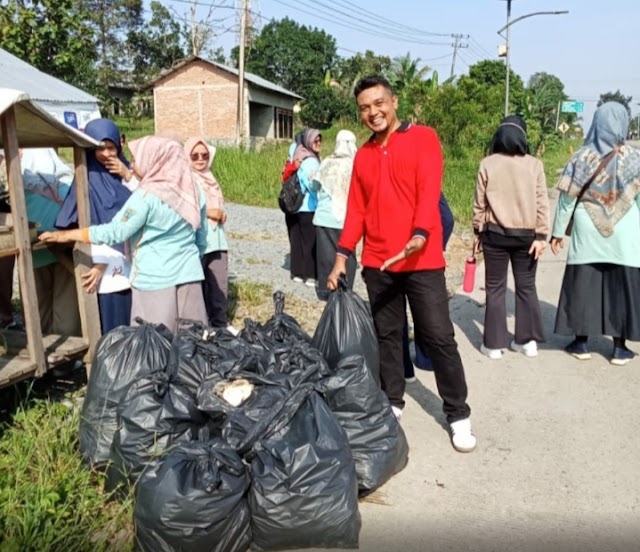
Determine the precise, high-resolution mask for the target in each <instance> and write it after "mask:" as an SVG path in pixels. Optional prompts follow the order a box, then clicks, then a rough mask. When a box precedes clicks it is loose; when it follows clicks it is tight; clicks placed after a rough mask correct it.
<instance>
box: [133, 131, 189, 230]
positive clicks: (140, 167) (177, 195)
mask: <svg viewBox="0 0 640 552" xmlns="http://www.w3.org/2000/svg"><path fill="white" fill-rule="evenodd" d="M129 149H130V150H131V153H132V154H133V157H134V160H135V168H136V172H137V173H138V175H139V176H140V188H141V189H143V190H144V191H146V192H148V193H150V194H153V195H155V196H156V197H157V198H158V199H160V200H161V201H162V202H163V203H165V204H166V205H168V206H169V207H171V208H172V209H174V210H175V211H176V212H177V213H178V214H179V215H180V216H181V217H182V218H183V219H184V220H186V221H187V222H188V223H189V224H190V225H191V226H192V227H193V228H194V230H195V229H197V228H199V227H200V194H199V190H198V185H197V184H196V182H195V179H194V178H193V175H192V173H191V168H190V167H189V161H188V160H187V156H186V155H185V153H184V150H183V149H182V146H181V145H180V144H178V142H176V141H174V140H171V139H169V138H163V137H161V136H145V137H144V138H140V139H139V140H134V141H133V142H131V143H130V144H129Z"/></svg>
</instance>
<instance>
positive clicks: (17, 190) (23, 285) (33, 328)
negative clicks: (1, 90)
mask: <svg viewBox="0 0 640 552" xmlns="http://www.w3.org/2000/svg"><path fill="white" fill-rule="evenodd" d="M2 141H3V143H4V157H5V163H6V164H7V176H8V184H9V197H10V199H11V216H12V218H13V231H14V234H15V238H16V248H17V249H18V250H19V253H18V259H17V260H18V277H19V279H20V295H21V297H22V309H23V311H24V325H25V329H26V331H27V350H28V351H29V356H30V357H31V361H32V362H33V363H35V365H36V376H42V375H43V374H44V373H45V372H46V371H47V360H46V358H45V356H44V346H43V343H42V328H41V326H40V312H39V311H38V296H37V294H36V283H35V278H34V276H33V259H32V257H31V237H30V236H29V220H28V218H27V204H26V201H25V198H24V183H23V181H22V171H21V170H20V153H19V151H18V135H17V128H16V112H15V109H14V108H13V107H11V108H9V109H8V110H7V111H5V113H4V115H3V116H2Z"/></svg>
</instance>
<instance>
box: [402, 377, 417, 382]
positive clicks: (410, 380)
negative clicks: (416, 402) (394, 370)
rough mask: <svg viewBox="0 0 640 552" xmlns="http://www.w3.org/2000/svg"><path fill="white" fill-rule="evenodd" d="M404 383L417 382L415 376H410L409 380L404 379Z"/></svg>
mask: <svg viewBox="0 0 640 552" xmlns="http://www.w3.org/2000/svg"><path fill="white" fill-rule="evenodd" d="M404 381H406V382H407V383H415V382H416V381H418V378H416V377H415V376H411V377H410V378H404Z"/></svg>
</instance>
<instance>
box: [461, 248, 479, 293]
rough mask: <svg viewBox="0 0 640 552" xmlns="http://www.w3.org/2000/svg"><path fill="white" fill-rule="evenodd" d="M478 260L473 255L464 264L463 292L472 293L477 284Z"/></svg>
mask: <svg viewBox="0 0 640 552" xmlns="http://www.w3.org/2000/svg"><path fill="white" fill-rule="evenodd" d="M476 266H477V265H476V258H475V257H474V256H473V255H472V256H471V257H467V262H466V263H464V280H463V281H462V290H463V291H464V292H465V293H471V292H472V291H473V287H474V285H475V283H476Z"/></svg>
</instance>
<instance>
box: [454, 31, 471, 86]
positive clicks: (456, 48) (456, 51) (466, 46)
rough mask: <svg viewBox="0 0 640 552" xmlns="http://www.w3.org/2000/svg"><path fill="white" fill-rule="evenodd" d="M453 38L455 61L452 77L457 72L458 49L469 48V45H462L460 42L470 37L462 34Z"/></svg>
mask: <svg viewBox="0 0 640 552" xmlns="http://www.w3.org/2000/svg"><path fill="white" fill-rule="evenodd" d="M451 37H452V38H453V39H454V43H453V44H452V45H451V46H452V47H453V60H452V61H451V77H453V75H454V74H455V72H456V58H457V56H458V48H468V47H469V45H468V44H460V40H462V39H463V38H466V39H468V38H469V35H461V34H453V35H451Z"/></svg>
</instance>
